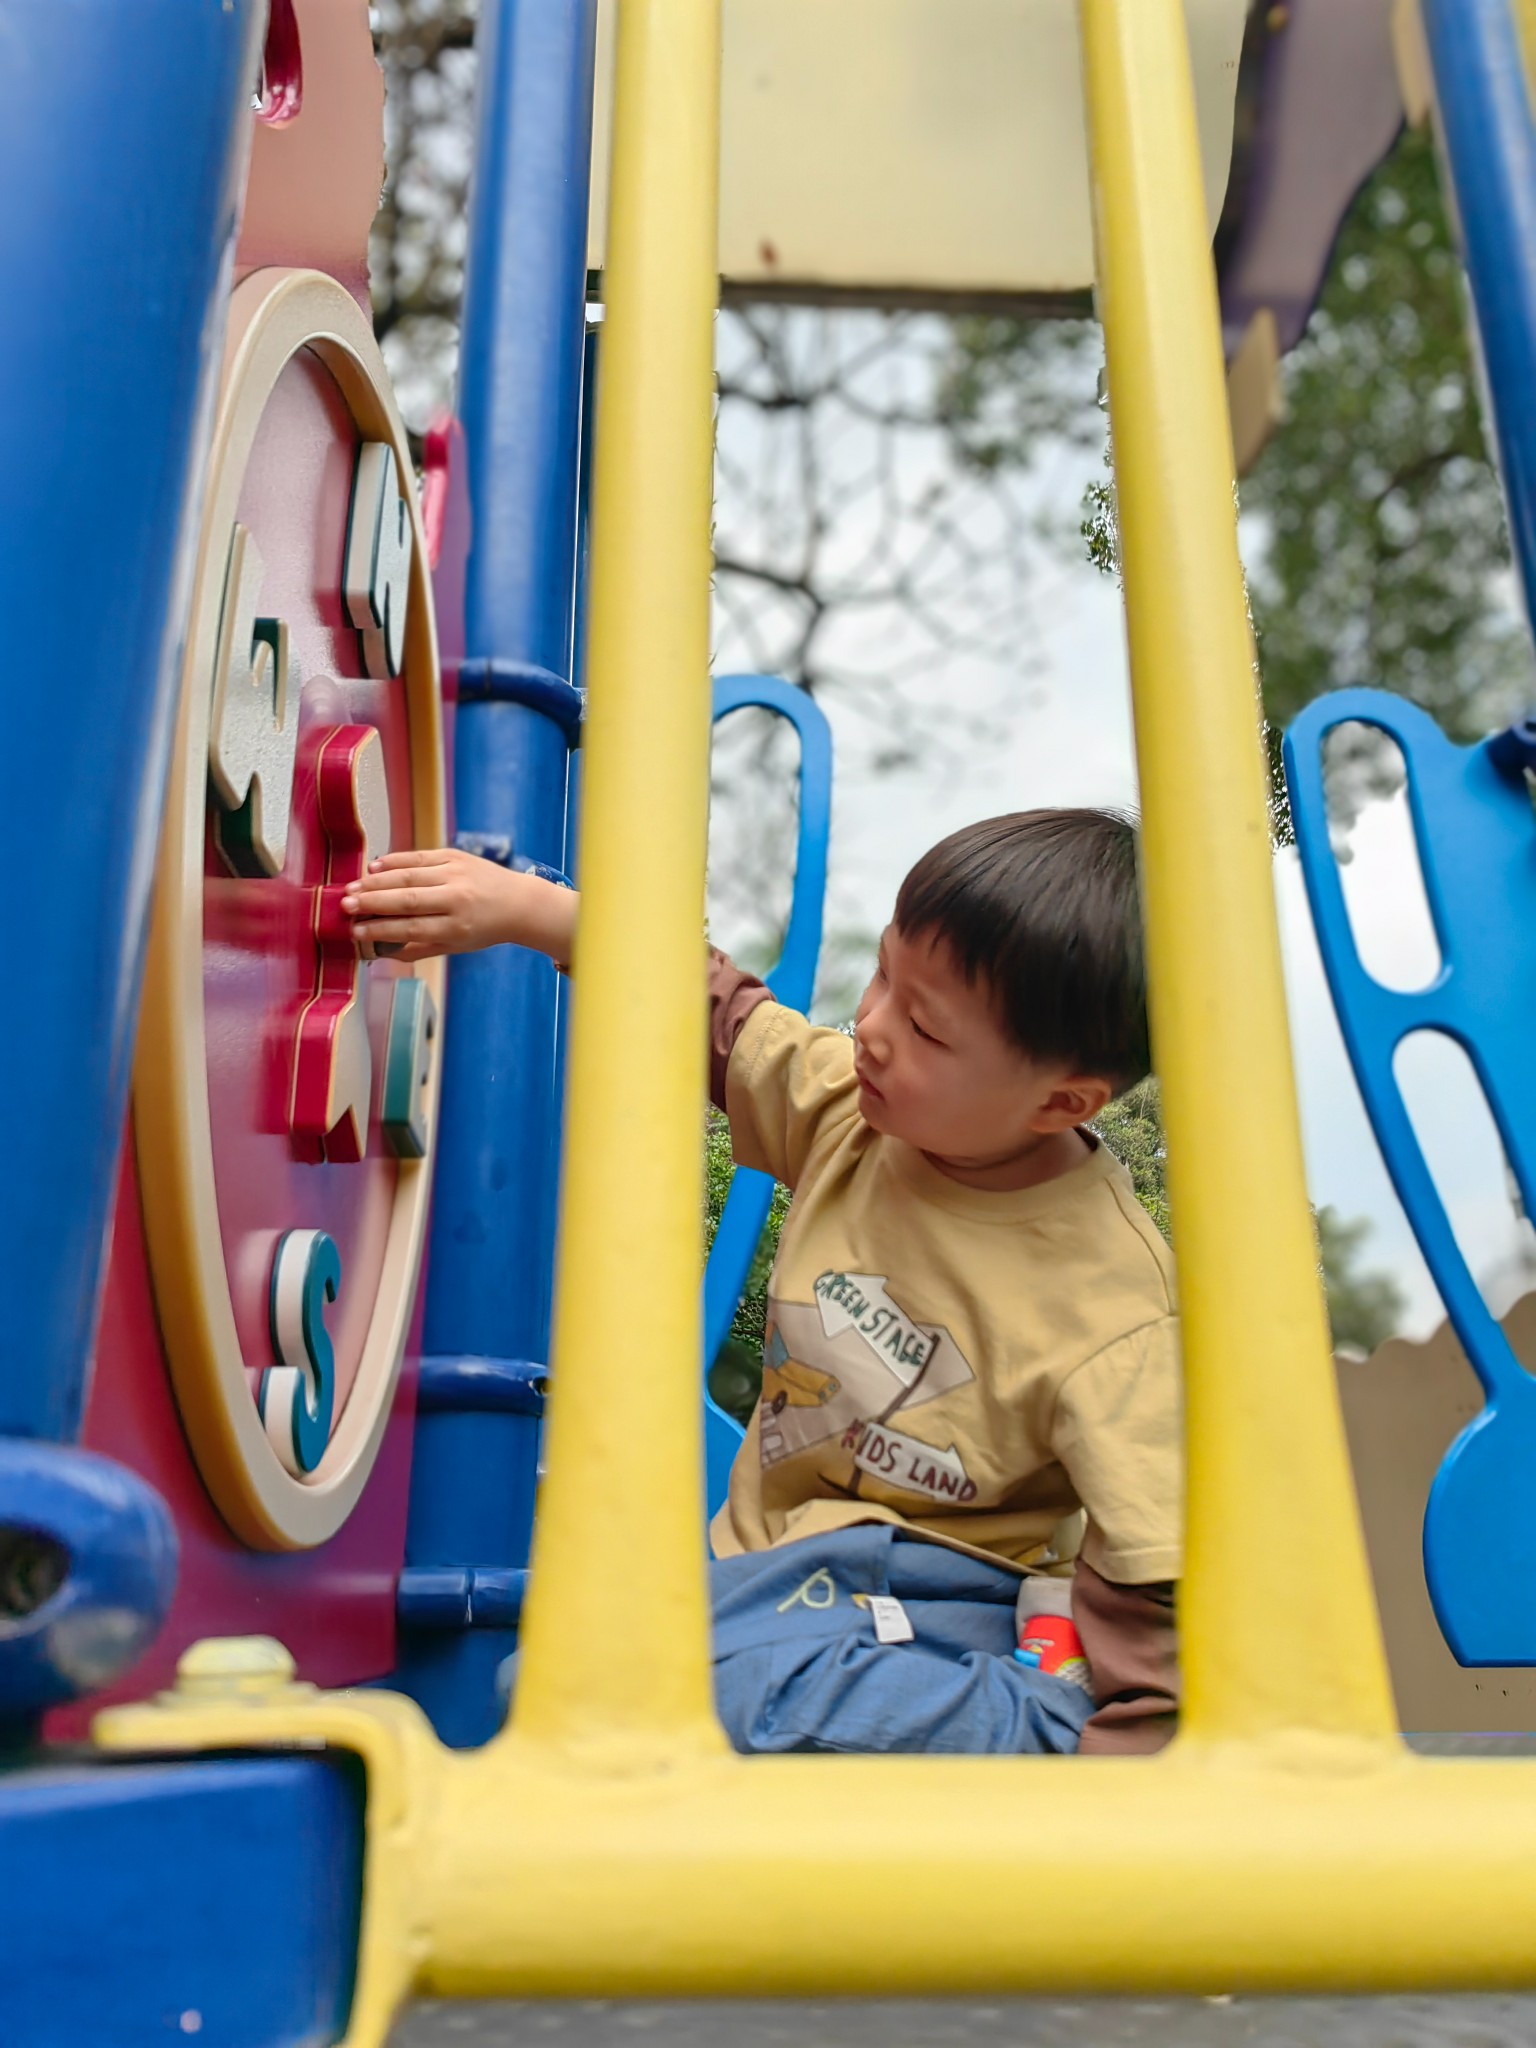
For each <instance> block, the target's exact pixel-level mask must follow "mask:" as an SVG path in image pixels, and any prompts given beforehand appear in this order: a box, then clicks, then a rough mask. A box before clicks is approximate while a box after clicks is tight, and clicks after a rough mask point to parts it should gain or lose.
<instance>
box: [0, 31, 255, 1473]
mask: <svg viewBox="0 0 1536 2048" xmlns="http://www.w3.org/2000/svg"><path fill="white" fill-rule="evenodd" d="M265 17H266V9H265V7H264V6H262V5H260V4H259V0H231V4H230V5H227V6H215V5H205V6H197V7H189V6H187V5H186V0H135V4H134V5H133V6H132V7H104V6H102V5H101V4H100V0H49V4H48V5H47V6H38V5H37V4H36V0H0V48H3V50H4V52H5V62H4V82H3V86H0V97H3V101H4V114H3V118H0V195H3V197H0V277H3V278H4V279H5V280H6V285H5V291H4V294H3V298H0V390H3V391H4V392H5V394H6V467H7V470H8V472H9V474H10V476H11V478H12V479H13V484H14V488H13V489H12V490H11V491H10V493H9V494H8V497H7V501H6V502H7V505H8V507H9V513H8V516H7V517H6V520H5V533H4V545H3V546H0V619H3V620H4V622H5V667H6V675H7V679H8V687H7V690H6V736H5V745H4V746H3V747H0V817H3V819H4V821H5V824H4V833H5V838H4V844H5V848H6V870H7V872H8V873H9V874H10V876H11V877H12V880H13V884H14V887H15V890H16V897H17V900H18V901H19V902H24V903H25V905H26V946H25V952H26V961H25V983H26V989H25V994H24V995H23V994H21V993H19V992H18V993H17V994H15V995H13V998H12V1000H11V1001H10V1002H9V1003H8V1004H7V1006H6V1014H7V1019H8V1022H7V1026H6V1031H7V1038H8V1042H9V1044H10V1048H11V1049H10V1052H9V1054H8V1055H7V1060H6V1066H7V1071H8V1074H9V1076H10V1082H9V1086H8V1087H7V1090H6V1129H7V1131H8V1132H9V1137H8V1138H7V1141H6V1158H7V1159H8V1160H9V1161H10V1164H9V1166H8V1167H7V1169H6V1179H5V1188H4V1193H3V1195H0V1221H3V1226H4V1227H3V1229H0V1298H3V1299H4V1302H5V1342H4V1344H3V1346H0V1437H3V1436H4V1435H6V1434H10V1435H15V1436H33V1437H48V1438H54V1439H63V1438H68V1437H72V1436H73V1435H74V1434H75V1432H76V1430H77V1428H78V1425H79V1420H80V1413H81V1408H82V1405H83V1402H84V1394H85V1384H86V1364H87V1360H88V1357H89V1355H90V1349H91V1340H92V1335H93V1331H94V1326H95V1318H96V1306H97V1296H98V1289H99V1283H100V1278H101V1270H102V1263H103V1250H104V1244H105V1238H106V1230H107V1217H108V1205H109V1202H110V1200H111V1196H112V1190H113V1169H114V1165H115V1162H116V1159H117V1154H118V1145H119V1142H120V1139H121V1135H122V1128H123V1117H124V1111H125V1108H126V1099H127V1089H128V1071H129V1063H130V1060H131V1057H132V1052H133V1035H134V1019H135V1013H136V1010H137V1005H138V992H139V972H140V966H141V963H142V959H143V942H144V935H145V928H146V914H147V909H148V901H149V885H150V879H151V876H152V874H153V871H154V860H155V847H156V842H157V839H158V836H159V828H160V813H161V805H162V801H163V795H164V786H165V773H166V764H167V760H168V757H169V748H170V737H171V728H172V723H173V710H174V687H175V681H176V671H177V662H178V656H179V652H180V643H181V636H182V632H183V629H184V626H185V617H184V613H185V606H186V599H187V587H188V574H189V570H190V561H189V549H190V544H191V542H192V540H193V538H194V537H195V536H194V534H193V530H192V529H193V525H194V519H193V516H192V515H194V514H195V511H196V504H195V493H196V489H197V486H198V484H199V482H200V475H201V458H202V454H203V449H204V443H205V435H206V428H207V425H208V408H209V401H210V398H211V395H212V373H213V372H214V370H215V369H216V368H217V363H218V342H219V336H220V333H221V329H222V322H223V314H224V302H225V288H226V284H227V270H226V263H227V259H228V257H229V255H230V253H231V249H232V245H233V237H234V231H235V225H236V212H237V208H238V206H239V201H240V190H241V180H242V176H243V170H244V164H245V156H246V150H247V147H248V141H249V129H250V113H249V106H250V95H251V91H252V88H253V86H254V84H255V82H256V77H257V65H258V60H259V56H260V40H259V38H260V31H261V27H262V24H263V22H264V20H265Z"/></svg>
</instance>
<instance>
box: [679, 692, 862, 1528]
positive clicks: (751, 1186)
mask: <svg viewBox="0 0 1536 2048" xmlns="http://www.w3.org/2000/svg"><path fill="white" fill-rule="evenodd" d="M751 707H755V708H757V709H759V710H763V711H772V712H775V713H777V715H778V716H779V717H780V718H785V719H788V721H789V723H790V724H791V725H792V726H793V727H794V728H795V731H796V732H797V733H798V734H799V736H800V824H799V835H798V839H797V842H796V846H795V887H794V895H793V897H792V899H791V902H790V911H789V928H788V930H787V931H786V932H785V934H784V946H783V950H782V952H781V953H780V955H779V960H778V965H777V966H776V967H774V968H772V969H771V970H770V972H769V973H768V975H767V977H766V979H767V982H768V986H769V987H770V988H771V989H772V990H773V993H774V995H775V996H776V997H777V998H778V1000H779V1001H780V1002H781V1003H787V1004H788V1005H789V1007H790V1008H791V1009H795V1010H805V1009H808V1008H809V1007H810V1001H811V995H812V992H813V990H814V988H815V986H816V962H817V960H818V959H819V957H820V955H821V934H822V921H823V917H824V914H825V908H826V896H827V847H828V842H829V840H830V838H831V833H832V733H831V729H830V727H829V726H828V724H827V721H826V717H825V714H824V713H823V712H822V710H821V709H820V707H819V706H818V705H817V703H816V702H815V700H814V699H813V698H812V697H810V696H809V695H808V694H807V693H806V692H805V691H804V690H800V689H796V688H795V686H794V685H793V684H792V683H786V682H785V681H783V679H782V678H781V677H779V676H719V677H717V678H716V681H715V697H714V718H715V722H716V723H717V724H718V723H719V721H720V720H721V719H722V718H726V717H729V715H730V714H731V712H733V711H743V710H746V709H748V708H751ZM772 1201H773V1177H772V1175H771V1174H766V1173H758V1172H756V1171H754V1170H753V1169H752V1168H750V1167H738V1168H737V1169H736V1171H735V1173H734V1174H733V1175H732V1176H731V1185H730V1190H729V1192H728V1193H727V1195H726V1198H725V1207H724V1209H723V1210H722V1212H721V1216H720V1223H719V1227H718V1228H717V1230H716V1232H715V1241H714V1243H713V1244H712V1245H711V1246H710V1250H709V1260H708V1263H707V1264H706V1266H705V1268H704V1369H705V1371H706V1372H707V1371H708V1370H709V1368H710V1366H711V1365H712V1364H713V1363H714V1361H715V1357H716V1355H717V1353H718V1352H719V1349H720V1346H721V1345H722V1344H723V1343H724V1342H725V1340H726V1337H727V1336H728V1335H729V1333H730V1328H731V1320H732V1318H733V1317H734V1316H735V1314H736V1304H737V1303H738V1302H739V1301H740V1299H741V1292H742V1289H743V1288H744V1287H745V1286H746V1284H747V1274H748V1272H749V1271H750V1269H751V1265H752V1254H753V1253H754V1252H755V1251H756V1250H757V1245H758V1240H759V1239H760V1238H761V1236H762V1234H763V1225H764V1224H765V1223H766V1222H767V1221H768V1210H769V1207H770V1205H771V1203H772ZM742 1435H743V1431H742V1428H741V1425H740V1424H739V1423H738V1422H736V1421H735V1420H734V1419H733V1418H732V1417H731V1416H729V1415H727V1414H726V1412H725V1410H724V1409H723V1408H720V1407H717V1406H716V1404H715V1402H714V1401H713V1400H712V1399H711V1398H710V1395H709V1392H708V1390H707V1389H706V1390H705V1395H704V1484H705V1501H706V1506H707V1509H708V1512H709V1513H710V1514H711V1515H713V1514H714V1512H715V1510H716V1509H717V1508H718V1507H719V1506H720V1505H721V1503H722V1502H723V1501H724V1499H725V1494H726V1488H727V1486H728V1484H729V1482H730V1476H731V1466H732V1464H733V1463H734V1462H735V1458H736V1453H737V1451H738V1450H739V1449H740V1448H741V1440H742Z"/></svg>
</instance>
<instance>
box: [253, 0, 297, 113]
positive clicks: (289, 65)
mask: <svg viewBox="0 0 1536 2048" xmlns="http://www.w3.org/2000/svg"><path fill="white" fill-rule="evenodd" d="M303 105H304V52H303V48H302V46H301V44H300V42H299V22H298V16H297V15H296V14H295V13H294V11H293V0H271V11H270V12H269V13H268V15H267V44H266V49H265V51H264V53H263V55H262V64H261V105H260V106H259V107H258V108H257V110H256V118H257V119H258V120H259V121H265V122H266V124H267V126H268V127H269V128H281V127H282V126H283V124H284V122H286V121H292V120H294V119H296V118H297V116H298V114H299V113H300V111H301V110H302V108H303Z"/></svg>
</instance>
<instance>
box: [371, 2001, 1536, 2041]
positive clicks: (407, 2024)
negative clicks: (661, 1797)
mask: <svg viewBox="0 0 1536 2048" xmlns="http://www.w3.org/2000/svg"><path fill="white" fill-rule="evenodd" d="M545 2044H548V2048H1532V2044H1536V1998H1497V1997H1489V1998H1358V1999H1350V1998H1276V1999H1264V2000H1259V1999H1246V1998H1234V1999H1231V2000H1217V1999H1167V2000H1162V2001H1157V2002H1154V2001H1151V2000H1137V1999H1125V2000H1118V1999H1114V2000H1112V1999H1089V2000H1082V2001H1078V2002H1075V2003H1071V2004H1068V2003H1066V2002H1062V2001H1058V2000H1054V1999H1014V2000H1007V2001H1004V2002H1002V2003H999V2004H995V2005H971V2004H963V2005H962V2004H953V2005H950V2004H936V2003H930V2002H928V2001H923V2002H917V2001H907V2000H889V2001H885V2002H882V2003H876V2004H869V2003H858V2004H848V2005H811V2004H765V2003H755V2004H751V2005H716V2004H707V2005H706V2004H700V2005H631V2004H602V2003H592V2004H582V2003H571V2004H562V2005H549V2004H532V2003H529V2004H489V2005H437V2004H423V2005H419V2006H417V2007H416V2008H415V2009H414V2011H412V2012H411V2013H410V2014H408V2015H407V2017H406V2018H405V2019H404V2020H403V2021H402V2022H401V2024H400V2025H399V2026H398V2027H397V2028H396V2029H395V2031H394V2033H393V2034H392V2035H391V2036H390V2048H545Z"/></svg>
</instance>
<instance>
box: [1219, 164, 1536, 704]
mask: <svg viewBox="0 0 1536 2048" xmlns="http://www.w3.org/2000/svg"><path fill="white" fill-rule="evenodd" d="M1284 390H1285V402H1286V413H1287V417H1286V420H1285V423H1284V425H1283V426H1282V427H1281V428H1280V431H1279V433H1278V434H1277V435H1276V437H1275V439H1274V440H1273V442H1272V443H1271V444H1270V446H1269V448H1268V449H1267V450H1266V451H1265V453H1264V455H1263V456H1262V457H1261V458H1260V460H1259V462H1258V464H1257V465H1256V466H1255V468H1254V471H1253V473H1252V475H1251V476H1250V477H1248V479H1247V480H1246V481H1245V483H1244V485H1243V509H1244V511H1245V513H1247V514H1248V515H1250V517H1252V518H1254V519H1255V521H1256V524H1257V527H1258V532H1259V537H1260V539H1261V542H1262V545H1261V546H1259V547H1258V548H1257V549H1255V550H1252V552H1253V555H1254V562H1253V570H1252V585H1253V601H1254V612H1255V617H1256V620H1257V623H1258V628H1259V640H1260V653H1261V659H1262V666H1263V673H1264V704H1265V710H1266V712H1267V713H1268V716H1269V719H1270V722H1271V724H1272V725H1275V726H1284V725H1285V724H1287V723H1288V722H1289V721H1290V720H1291V719H1292V718H1293V717H1294V716H1295V715H1296V713H1297V712H1298V711H1299V710H1300V709H1301V708H1302V706H1303V705H1305V704H1307V703H1309V702H1310V701H1311V700H1312V698H1314V697H1316V696H1318V695H1319V694H1320V693H1321V692H1322V691H1324V690H1329V689H1336V688H1338V687H1340V686H1341V685H1343V684H1346V683H1359V682H1368V683H1372V684H1374V685H1377V686H1378V687H1380V688H1383V689H1388V690H1392V691H1394V692H1396V693H1397V694H1399V695H1401V696H1404V697H1407V698H1409V699H1411V700H1412V701H1413V702H1414V703H1416V704H1420V705H1422V706H1424V708H1425V709H1426V710H1428V711H1431V712H1433V713H1434V715H1435V716H1436V718H1438V719H1439V720H1440V721H1441V723H1442V724H1443V725H1444V726H1445V728H1446V730H1447V731H1448V732H1449V733H1451V734H1452V735H1453V736H1454V737H1456V738H1458V739H1470V738H1474V737H1476V736H1477V735H1479V734H1480V733H1482V732H1484V731H1486V730H1487V728H1488V726H1489V725H1490V724H1491V723H1493V722H1495V721H1496V720H1497V719H1498V718H1499V717H1500V716H1501V715H1502V712H1503V710H1504V709H1505V707H1512V706H1513V705H1514V704H1516V703H1518V702H1519V701H1521V700H1522V699H1523V698H1524V697H1525V696H1526V695H1528V693H1529V691H1530V686H1531V682H1532V678H1533V663H1532V658H1531V650H1530V647H1529V644H1528V642H1527V639H1526V636H1525V634H1524V632H1523V630H1522V629H1521V627H1520V626H1519V624H1518V623H1517V621H1516V620H1515V618H1514V617H1513V616H1512V615H1511V613H1510V612H1509V610H1508V608H1507V605H1505V604H1504V603H1502V602H1501V589H1500V586H1501V584H1502V583H1503V582H1504V579H1505V576H1506V572H1507V569H1508V564H1509V541H1508V535H1507V533H1506V530H1505V523H1504V507H1503V502H1502V498H1501V496H1500V491H1499V486H1498V480H1497V478H1496V476H1495V474H1494V471H1493V468H1492V466H1491V464H1490V462H1489V459H1488V450H1487V445H1486V442H1485V439H1484V432H1483V425H1482V418H1481V411H1480V407H1479V402H1478V390H1477V382H1476V376H1475V373H1474V369H1473V359H1472V351H1471V346H1470V343H1469V339H1468V333H1467V305H1466V298H1465V293H1464V290H1463V286H1462V277H1461V264H1460V259H1459V257H1458V256H1457V253H1456V250H1455V247H1454V245H1453V243H1452V240H1451V233H1450V227H1449V224H1448V221H1447V218H1446V209H1445V204H1444V201H1443V199H1442V196H1441V192H1440V185H1439V178H1438V175H1437V171H1436V165H1435V156H1434V149H1433V146H1432V144H1431V142H1430V139H1429V137H1428V136H1427V135H1426V134H1424V133H1414V132H1412V131H1410V132H1409V133H1407V134H1405V135H1404V137H1403V139H1402V141H1401V142H1400V143H1399V144H1398V146H1397V148H1396V149H1395V150H1394V151H1393V152H1392V154H1391V156H1389V157H1388V158H1387V160H1386V162H1385V163H1384V164H1383V165H1382V166H1381V168H1380V169H1379V170H1378V171H1377V172H1376V174H1375V176H1374V177H1373V178H1372V179H1371V180H1370V182H1369V183H1368V184H1367V185H1366V186H1365V188H1364V190H1363V191H1362V192H1361V194H1360V196H1359V198H1358V199H1357V200H1356V202H1355V204H1354V207H1353V208H1352V210H1351V211H1350V214H1349V216H1348V218H1347V219H1346V221H1345V223H1344V227H1343V230H1342V232H1341V234H1340V236H1339V241H1338V246H1337V249H1336V250H1335V253H1334V260H1333V264H1332V267H1331V269H1330V271H1329V275H1328V280H1327V283H1326V285H1325V286H1324V289H1323V293H1322V297H1321V300H1320V301H1319V304H1318V306H1317V309H1316V311H1315V312H1314V313H1313V316H1312V319H1311V321H1310V323H1309V325H1308V328H1307V332H1306V334H1305V336H1304V337H1303V339H1302V340H1301V342H1300V343H1299V344H1298V346H1297V347H1296V348H1295V349H1294V350H1293V351H1292V353H1291V354H1290V356H1289V357H1287V359H1286V363H1285V370H1284Z"/></svg>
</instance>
